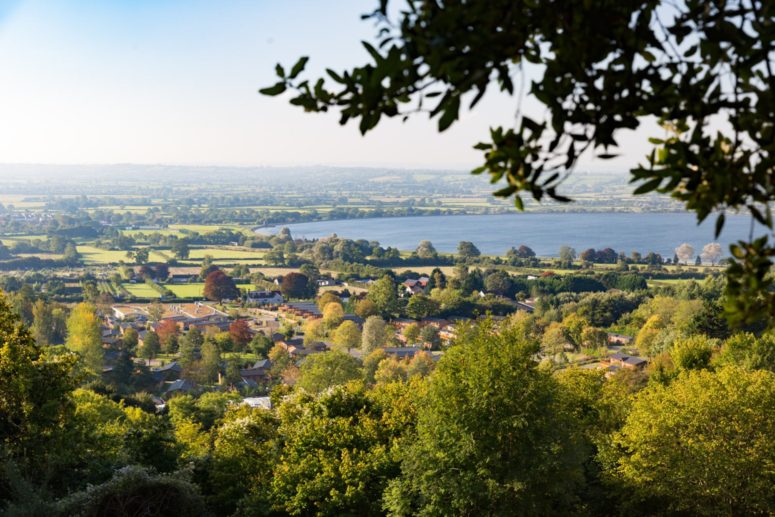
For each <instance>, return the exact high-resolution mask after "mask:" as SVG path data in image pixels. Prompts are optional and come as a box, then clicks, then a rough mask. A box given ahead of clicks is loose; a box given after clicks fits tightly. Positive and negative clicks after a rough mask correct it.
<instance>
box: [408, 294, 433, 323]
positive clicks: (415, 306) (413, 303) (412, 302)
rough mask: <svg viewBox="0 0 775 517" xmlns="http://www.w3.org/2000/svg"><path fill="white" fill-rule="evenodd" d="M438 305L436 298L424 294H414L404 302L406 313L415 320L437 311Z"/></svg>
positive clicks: (427, 316)
mask: <svg viewBox="0 0 775 517" xmlns="http://www.w3.org/2000/svg"><path fill="white" fill-rule="evenodd" d="M440 308H441V307H440V305H439V303H438V302H437V301H436V300H433V299H431V298H428V297H427V296H425V295H424V294H415V295H414V296H412V297H411V298H410V299H409V303H407V304H406V315H407V316H409V317H410V318H414V319H416V320H421V319H423V318H429V317H431V316H435V315H437V314H438V313H439V309H440Z"/></svg>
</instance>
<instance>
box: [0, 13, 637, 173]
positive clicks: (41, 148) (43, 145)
mask: <svg viewBox="0 0 775 517" xmlns="http://www.w3.org/2000/svg"><path fill="white" fill-rule="evenodd" d="M376 3H377V2H376V0H375V1H366V0H359V1H356V0H337V1H336V2H324V1H321V0H306V1H305V0H253V1H233V0H222V1H215V0H210V1H197V0H122V1H101V0H91V1H87V0H67V1H62V0H47V1H44V0H18V1H12V0H0V162H4V163H10V162H22V163H130V162H131V163H170V164H194V165H209V164H224V165H226V164H228V165H309V164H328V165H369V166H401V167H432V168H449V167H455V168H468V167H471V166H474V165H475V164H476V163H477V161H478V159H479V155H478V153H476V152H475V151H473V150H472V149H471V146H472V145H473V144H474V143H476V142H477V141H478V140H479V139H480V138H481V137H483V136H484V135H486V133H487V128H488V127H489V126H490V125H493V124H509V123H510V121H511V120H512V119H513V114H514V111H515V107H516V102H515V100H514V99H510V98H504V97H501V96H498V95H490V96H488V97H487V98H485V100H484V101H483V102H482V104H481V105H480V107H479V108H478V109H477V111H476V112H475V113H471V114H466V115H464V117H463V121H462V123H460V124H458V125H457V126H455V127H453V128H452V129H451V130H449V131H447V132H446V133H444V134H443V135H438V134H437V132H436V130H435V123H430V122H428V121H427V120H426V119H425V118H422V119H418V120H415V121H412V122H409V123H406V124H403V123H401V122H400V121H398V120H396V121H390V122H388V123H385V124H383V125H382V126H381V127H380V128H379V129H378V130H376V131H374V132H373V133H371V134H369V135H368V136H367V137H365V138H362V137H361V136H360V135H359V133H358V131H357V128H356V127H355V126H354V125H351V126H347V127H344V128H342V127H340V126H339V125H338V124H337V122H336V120H337V116H335V115H309V114H304V113H303V112H301V110H299V109H298V108H294V107H292V106H290V105H289V104H288V103H287V101H285V100H279V99H271V98H267V97H263V96H261V95H259V94H257V93H256V92H257V89H258V88H259V87H262V86H267V85H269V84H271V83H272V82H273V80H274V73H273V68H274V64H275V63H276V62H278V61H280V62H283V63H287V64H292V63H293V62H294V61H295V59H296V58H297V57H298V56H300V55H303V54H308V55H310V57H311V61H310V69H311V70H313V71H315V70H318V71H319V70H321V69H322V68H323V67H326V66H328V67H332V68H342V67H345V66H347V65H352V64H356V63H359V62H361V61H362V60H364V59H365V52H364V51H363V50H362V49H361V47H360V44H359V41H360V40H362V39H368V38H370V37H372V36H373V34H374V30H373V27H372V26H371V25H370V23H369V22H363V21H361V20H360V14H362V13H363V12H365V11H368V10H371V9H373V7H374V6H375V5H376ZM639 140H640V139H639V138H637V139H636V138H625V139H624V140H623V141H624V142H625V143H629V144H630V146H629V147H628V149H627V151H626V157H625V158H624V159H623V160H619V161H617V162H613V163H610V162H598V163H596V164H591V165H590V166H591V167H593V168H606V169H610V168H619V169H623V168H624V167H626V166H627V165H629V164H631V163H633V162H634V161H636V160H637V159H639V158H640V157H641V156H643V155H644V154H645V152H646V148H645V146H644V145H642V144H641V143H640V142H639ZM641 141H642V140H641Z"/></svg>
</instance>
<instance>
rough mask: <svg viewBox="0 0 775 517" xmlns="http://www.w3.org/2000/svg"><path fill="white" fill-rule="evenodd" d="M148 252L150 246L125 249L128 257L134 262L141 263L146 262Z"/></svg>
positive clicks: (149, 252)
mask: <svg viewBox="0 0 775 517" xmlns="http://www.w3.org/2000/svg"><path fill="white" fill-rule="evenodd" d="M150 254H151V248H135V249H133V250H131V251H127V253H126V256H127V258H128V259H131V260H134V261H135V264H137V265H142V264H145V263H146V262H148V257H149V256H150Z"/></svg>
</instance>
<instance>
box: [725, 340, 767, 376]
mask: <svg viewBox="0 0 775 517" xmlns="http://www.w3.org/2000/svg"><path fill="white" fill-rule="evenodd" d="M716 363H718V364H721V365H726V364H730V365H731V364H733V365H737V366H740V367H742V368H746V369H749V370H769V371H771V372H775V333H773V332H768V333H765V334H763V335H762V336H760V337H758V338H757V337H756V336H754V335H753V334H750V333H747V332H746V333H741V334H735V335H733V336H732V337H730V338H729V339H727V340H726V341H725V342H724V345H723V346H722V347H721V353H720V354H719V355H718V357H717V358H716Z"/></svg>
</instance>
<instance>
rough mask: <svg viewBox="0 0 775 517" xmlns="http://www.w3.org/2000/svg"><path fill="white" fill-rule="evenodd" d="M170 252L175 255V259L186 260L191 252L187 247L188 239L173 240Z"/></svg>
mask: <svg viewBox="0 0 775 517" xmlns="http://www.w3.org/2000/svg"><path fill="white" fill-rule="evenodd" d="M171 250H172V253H174V254H175V257H176V258H179V259H182V260H185V259H187V258H188V256H189V254H190V253H191V250H190V248H189V247H188V239H175V240H174V241H173V242H172V246H171Z"/></svg>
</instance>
